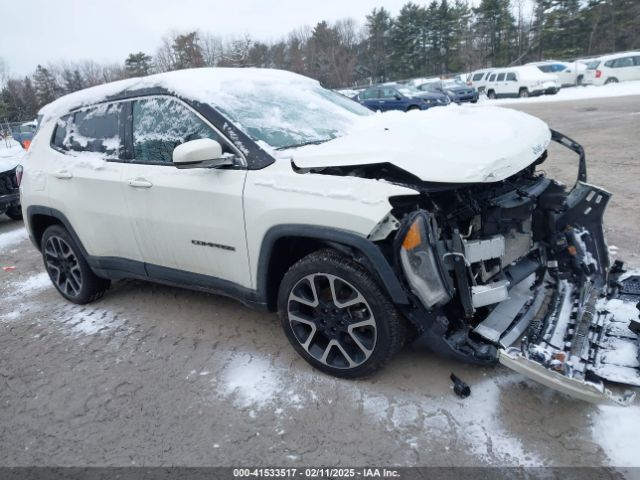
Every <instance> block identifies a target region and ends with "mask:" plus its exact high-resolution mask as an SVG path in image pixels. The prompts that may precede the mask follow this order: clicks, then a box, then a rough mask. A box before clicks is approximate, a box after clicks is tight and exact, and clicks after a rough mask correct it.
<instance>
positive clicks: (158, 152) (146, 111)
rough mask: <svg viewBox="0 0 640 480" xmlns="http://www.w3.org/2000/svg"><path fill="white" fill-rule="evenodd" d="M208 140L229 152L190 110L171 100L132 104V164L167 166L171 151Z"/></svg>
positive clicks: (164, 99) (145, 100)
mask: <svg viewBox="0 0 640 480" xmlns="http://www.w3.org/2000/svg"><path fill="white" fill-rule="evenodd" d="M201 138H210V139H212V140H216V141H218V142H220V145H222V148H223V152H230V149H229V148H228V147H226V146H225V145H226V144H225V143H224V142H223V141H222V139H221V138H220V136H219V135H218V134H217V133H216V132H215V131H214V130H212V129H211V128H210V127H209V126H208V125H207V124H205V123H204V122H203V121H202V120H201V119H200V118H199V117H198V116H197V115H196V114H195V113H194V112H193V111H191V110H190V109H189V108H187V107H186V106H185V105H183V104H182V103H180V102H179V101H177V100H173V99H171V98H148V99H144V100H136V101H134V102H133V157H134V160H135V161H136V162H140V163H150V164H169V163H171V162H172V157H173V149H174V148H176V147H177V146H178V145H180V144H182V143H185V142H188V141H190V140H198V139H201Z"/></svg>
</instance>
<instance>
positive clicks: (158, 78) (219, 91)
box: [39, 68, 318, 121]
mask: <svg viewBox="0 0 640 480" xmlns="http://www.w3.org/2000/svg"><path fill="white" fill-rule="evenodd" d="M260 84H270V85H275V86H277V85H282V86H290V85H292V84H318V82H317V81H316V80H313V79H310V78H308V77H304V76H302V75H298V74H297V73H292V72H287V71H284V70H274V69H268V68H193V69H187V70H176V71H173V72H166V73H158V74H155V75H149V76H147V77H136V78H128V79H125V80H119V81H116V82H110V83H105V84H103V85H97V86H95V87H90V88H86V89H84V90H79V91H77V92H73V93H70V94H68V95H65V96H63V97H60V98H58V99H57V100H54V101H53V102H51V103H49V104H48V105H45V106H44V107H42V109H41V110H40V112H39V115H41V116H42V117H43V121H46V120H48V119H51V118H58V117H60V116H62V115H65V114H66V113H68V112H69V111H70V110H73V109H76V108H79V107H82V106H85V105H91V104H95V103H99V102H102V101H104V100H107V99H108V98H109V97H112V96H114V95H118V94H120V93H123V92H126V91H135V90H142V89H149V88H158V87H160V88H164V89H166V90H168V91H169V92H172V93H175V94H176V95H179V96H183V97H185V98H192V99H197V100H199V101H203V102H207V103H210V104H213V105H216V104H218V100H220V99H221V98H222V97H224V96H228V95H229V94H233V93H234V92H238V93H240V94H241V93H242V92H243V91H247V89H251V88H252V86H253V85H260Z"/></svg>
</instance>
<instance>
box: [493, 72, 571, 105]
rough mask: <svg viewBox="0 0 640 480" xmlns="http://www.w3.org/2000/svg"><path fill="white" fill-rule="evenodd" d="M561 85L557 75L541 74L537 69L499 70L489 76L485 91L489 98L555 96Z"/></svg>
mask: <svg viewBox="0 0 640 480" xmlns="http://www.w3.org/2000/svg"><path fill="white" fill-rule="evenodd" d="M560 87H561V84H560V81H559V80H558V77H557V76H556V75H550V74H548V73H543V72H541V71H540V70H539V69H538V68H537V67H533V66H531V65H525V66H522V67H510V68H499V69H496V70H493V71H492V72H491V73H490V74H489V78H488V80H487V83H486V86H485V91H486V93H487V97H489V98H499V97H529V96H534V95H543V94H555V93H558V90H560Z"/></svg>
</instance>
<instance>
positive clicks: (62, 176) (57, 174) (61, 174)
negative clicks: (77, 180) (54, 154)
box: [53, 170, 73, 180]
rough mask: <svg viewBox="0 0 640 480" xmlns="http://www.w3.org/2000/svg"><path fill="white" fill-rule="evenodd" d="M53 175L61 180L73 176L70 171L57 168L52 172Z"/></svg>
mask: <svg viewBox="0 0 640 480" xmlns="http://www.w3.org/2000/svg"><path fill="white" fill-rule="evenodd" d="M53 176H54V177H56V178H59V179H61V180H68V179H69V178H73V175H71V172H69V171H67V170H58V171H57V172H54V174H53Z"/></svg>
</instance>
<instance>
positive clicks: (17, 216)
mask: <svg viewBox="0 0 640 480" xmlns="http://www.w3.org/2000/svg"><path fill="white" fill-rule="evenodd" d="M4 213H5V214H6V215H7V217H9V218H10V219H11V220H22V209H21V208H20V207H9V208H8V209H7V211H6V212H4Z"/></svg>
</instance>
